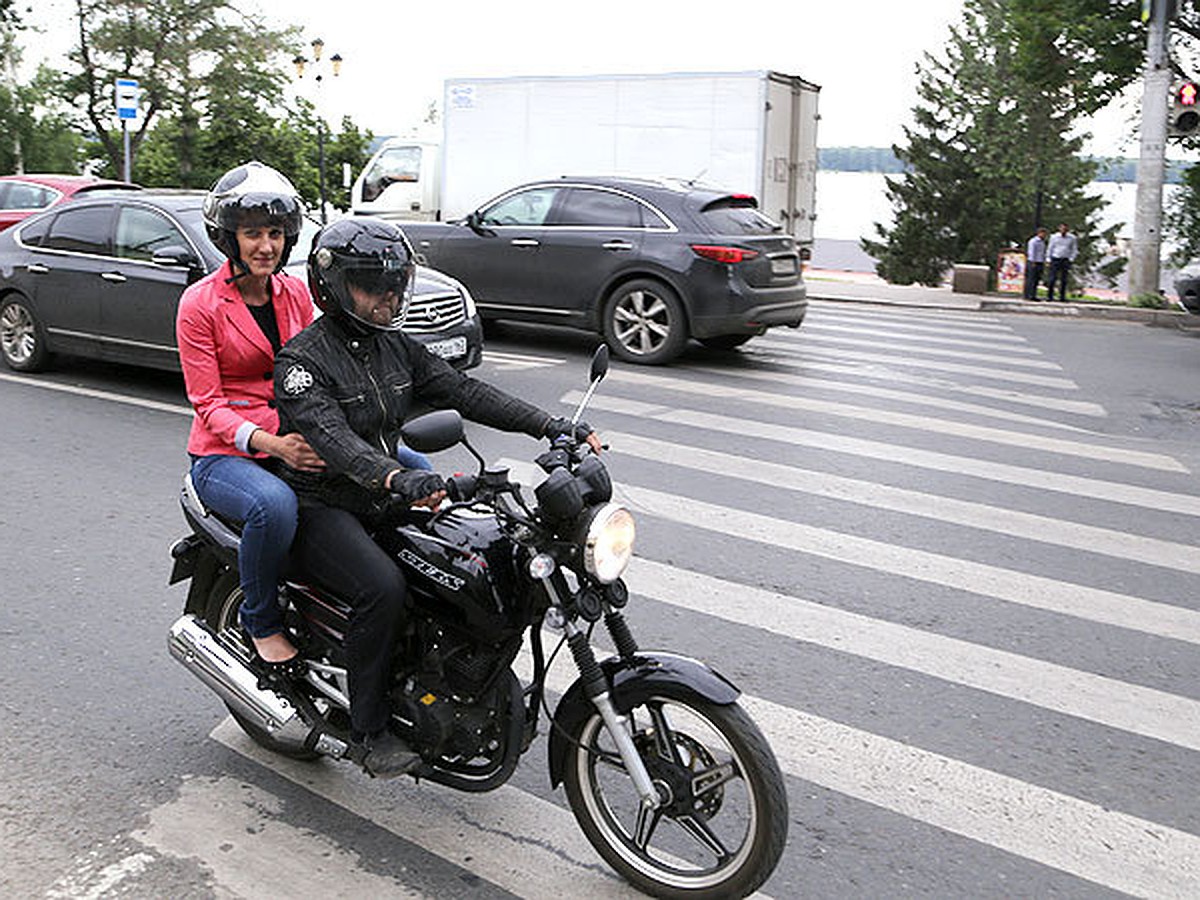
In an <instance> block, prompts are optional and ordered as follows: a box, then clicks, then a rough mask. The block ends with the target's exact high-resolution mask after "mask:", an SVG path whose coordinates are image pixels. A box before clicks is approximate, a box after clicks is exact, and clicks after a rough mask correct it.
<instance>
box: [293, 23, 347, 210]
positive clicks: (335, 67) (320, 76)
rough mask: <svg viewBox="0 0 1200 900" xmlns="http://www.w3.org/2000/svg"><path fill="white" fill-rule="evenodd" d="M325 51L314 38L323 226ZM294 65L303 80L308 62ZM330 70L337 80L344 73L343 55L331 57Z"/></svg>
mask: <svg viewBox="0 0 1200 900" xmlns="http://www.w3.org/2000/svg"><path fill="white" fill-rule="evenodd" d="M324 50H325V42H324V41H323V40H321V39H320V38H314V39H313V41H312V53H313V58H312V66H313V69H312V71H313V80H314V81H316V83H317V100H316V103H315V104H314V105H315V107H316V111H317V169H318V172H319V176H320V192H321V224H322V225H324V224H325V222H326V214H325V123H324V120H322V118H321V104H320V98H321V82H322V81H324V80H325V72H324V67H323V66H322V65H321V53H322V52H323V51H324ZM292 64H293V65H294V66H295V67H296V79H297V80H303V78H304V69H305V67H306V66H307V65H308V60H307V59H305V58H304V56H303V55H299V54H298V55H297V56H296V58H295V59H293V60H292ZM329 69H330V71H331V72H332V73H333V77H334V78H337V76H338V75H340V74H341V71H342V57H341V54H339V53H335V54H333V56H331V57H329Z"/></svg>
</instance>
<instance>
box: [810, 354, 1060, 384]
mask: <svg viewBox="0 0 1200 900" xmlns="http://www.w3.org/2000/svg"><path fill="white" fill-rule="evenodd" d="M800 352H802V353H804V354H805V355H806V356H807V355H815V356H818V357H820V358H822V359H830V358H832V359H833V361H834V362H839V363H844V362H845V361H846V360H855V361H858V362H866V363H879V364H881V365H886V366H889V367H897V368H899V369H900V370H901V371H907V370H909V369H932V370H933V371H935V372H950V373H952V374H955V375H972V376H975V377H979V378H990V379H992V380H994V381H1015V382H1018V383H1019V384H1032V385H1036V386H1037V387H1045V388H1055V389H1059V390H1070V391H1076V390H1079V385H1077V384H1076V383H1075V382H1074V381H1072V380H1071V379H1069V378H1055V377H1054V376H1052V375H1037V374H1034V373H1033V372H1014V371H1012V370H1010V369H995V368H992V367H990V366H969V365H966V364H964V363H952V362H943V361H941V360H937V359H917V358H916V357H912V356H893V355H890V354H886V353H866V352H863V351H861V350H839V349H837V348H832V347H813V346H810V345H808V344H802V345H800Z"/></svg>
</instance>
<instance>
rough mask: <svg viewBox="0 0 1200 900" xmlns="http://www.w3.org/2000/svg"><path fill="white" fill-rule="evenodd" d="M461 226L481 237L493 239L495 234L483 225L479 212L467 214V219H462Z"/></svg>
mask: <svg viewBox="0 0 1200 900" xmlns="http://www.w3.org/2000/svg"><path fill="white" fill-rule="evenodd" d="M463 224H465V225H466V226H467V227H468V228H470V229H471V230H472V231H473V232H475V233H476V234H478V235H480V236H482V237H493V236H494V235H495V234H496V232H494V231H492V229H490V228H488V227H487V226H485V225H484V224H483V216H482V215H481V214H480V212H479V210H475V211H474V212H472V213H468V214H467V217H466V218H465V219H463Z"/></svg>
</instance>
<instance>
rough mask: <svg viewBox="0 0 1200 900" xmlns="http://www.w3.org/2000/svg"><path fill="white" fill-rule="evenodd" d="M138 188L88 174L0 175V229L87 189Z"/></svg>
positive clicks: (134, 185)
mask: <svg viewBox="0 0 1200 900" xmlns="http://www.w3.org/2000/svg"><path fill="white" fill-rule="evenodd" d="M122 189H124V190H133V191H136V190H140V188H139V187H138V186H137V185H136V184H130V183H129V182H126V181H110V180H108V179H106V178H93V177H92V176H91V175H0V230H3V229H5V228H11V227H12V226H13V225H15V224H17V223H18V222H20V221H21V220H22V219H27V218H29V216H32V215H33V214H34V213H36V212H41V211H42V210H43V209H47V208H48V207H51V206H54V205H55V204H57V203H62V202H63V201H64V200H70V199H71V198H72V197H74V196H75V195H76V194H86V193H88V192H89V191H110V190H122Z"/></svg>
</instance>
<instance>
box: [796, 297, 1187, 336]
mask: <svg viewBox="0 0 1200 900" xmlns="http://www.w3.org/2000/svg"><path fill="white" fill-rule="evenodd" d="M954 296H956V297H961V296H963V295H961V294H956V295H954ZM808 299H809V300H821V301H824V302H826V303H862V304H871V305H874V306H897V307H901V308H907V309H944V310H958V311H965V312H972V311H976V310H978V311H987V312H1001V313H1016V314H1018V315H1022V314H1023V315H1031V316H1056V317H1058V318H1065V319H1093V320H1094V319H1100V320H1104V319H1107V320H1109V321H1119V322H1141V323H1143V324H1145V325H1155V326H1158V327H1163V328H1178V329H1180V330H1181V331H1200V315H1193V314H1192V313H1188V312H1184V311H1183V310H1173V309H1143V308H1141V307H1136V306H1109V305H1106V304H1103V303H1057V302H1051V301H1049V300H1039V301H1030V300H1001V299H995V298H988V297H986V296H981V297H980V299H979V300H969V301H965V300H960V301H958V302H951V303H947V302H945V301H943V300H940V299H933V300H928V301H920V300H908V299H903V300H891V299H885V298H881V297H862V296H859V297H848V296H844V295H843V296H839V295H836V294H821V293H813V292H812V291H809V294H808Z"/></svg>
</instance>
